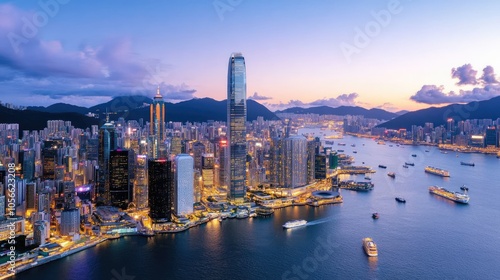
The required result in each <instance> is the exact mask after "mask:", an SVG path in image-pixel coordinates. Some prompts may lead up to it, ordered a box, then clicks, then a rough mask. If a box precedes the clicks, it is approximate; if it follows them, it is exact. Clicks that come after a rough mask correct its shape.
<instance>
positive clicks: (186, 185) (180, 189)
mask: <svg viewBox="0 0 500 280" xmlns="http://www.w3.org/2000/svg"><path fill="white" fill-rule="evenodd" d="M193 179H194V178H193V157H192V156H190V155H188V154H179V155H177V156H176V157H175V203H174V209H175V214H176V215H177V216H181V215H189V214H191V213H193V204H194V181H193Z"/></svg>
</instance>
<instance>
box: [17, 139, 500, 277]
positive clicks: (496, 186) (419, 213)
mask: <svg viewBox="0 0 500 280" xmlns="http://www.w3.org/2000/svg"><path fill="white" fill-rule="evenodd" d="M318 132H319V130H318ZM334 141H335V143H334V145H333V148H334V149H335V148H339V147H338V146H337V143H338V142H344V143H346V144H347V145H346V146H344V147H341V149H343V150H345V153H347V154H350V155H353V156H354V157H355V165H362V162H365V165H368V166H372V168H373V169H375V170H376V171H377V172H376V173H374V174H371V178H372V182H373V183H374V184H375V188H374V190H373V191H371V192H366V193H363V192H354V191H348V190H341V194H342V196H343V197H344V203H342V204H336V205H326V206H321V207H309V206H295V207H288V208H284V209H279V210H276V212H275V213H274V215H273V216H271V217H267V218H260V217H257V218H253V219H242V220H237V219H232V220H229V219H227V220H224V221H222V222H219V221H218V220H213V221H211V222H209V223H207V224H204V225H201V226H199V227H195V228H192V229H190V230H188V231H185V232H182V233H178V234H165V235H159V236H155V237H150V238H145V237H139V236H135V237H132V236H131V237H125V238H122V239H118V240H113V241H108V242H104V243H101V244H99V245H97V246H96V247H93V248H90V249H88V250H85V251H82V252H80V253H77V254H74V255H71V256H68V257H66V258H63V259H61V260H58V261H54V262H52V263H49V264H46V265H43V266H40V267H36V268H34V269H31V270H28V271H26V272H23V273H21V274H19V275H18V276H16V279H47V278H43V277H42V276H44V277H48V276H50V278H51V279H116V280H121V279H135V280H138V279H498V277H499V276H498V275H500V266H499V265H498V263H499V261H500V172H499V171H500V160H499V159H497V158H496V157H495V156H487V155H482V154H456V153H455V152H448V153H447V154H444V153H441V152H440V151H439V150H438V149H437V148H435V147H424V146H399V147H398V146H396V144H393V143H386V145H378V144H377V143H376V142H375V141H374V140H372V139H365V138H354V137H350V136H346V137H344V139H335V140H334ZM351 144H355V147H351ZM389 145H393V146H392V147H390V146H389ZM354 150H355V151H357V153H355V154H353V151H354ZM425 150H428V151H429V152H426V151H425ZM412 154H416V155H417V156H416V157H412V156H411V155H412ZM457 155H458V157H457ZM460 161H466V162H474V163H475V167H471V166H464V165H460ZM405 162H414V163H415V166H410V167H409V168H403V165H404V163H405ZM379 164H382V165H386V166H387V169H380V168H378V167H377V166H378V165H379ZM427 165H431V166H435V167H439V168H443V169H446V170H448V171H450V173H451V177H450V178H442V177H439V176H435V175H432V174H427V173H425V172H424V167H425V166H427ZM388 172H394V173H396V178H395V179H393V178H391V177H389V176H387V173H388ZM353 178H355V179H356V180H364V176H362V175H359V176H357V177H353ZM464 184H465V185H466V186H467V187H468V188H469V195H470V197H471V199H470V203H469V204H468V205H461V204H457V203H454V202H452V201H449V200H446V199H444V198H442V197H438V196H435V195H432V194H430V193H429V191H428V187H429V186H431V185H438V186H442V187H445V188H447V189H449V190H454V191H460V187H461V186H462V185H464ZM397 196H400V197H403V198H405V199H406V203H405V204H401V203H398V202H397V201H395V197H397ZM373 212H378V213H379V214H380V218H379V219H378V220H373V219H372V218H371V214H372V213H373ZM294 219H305V220H307V221H309V222H310V223H309V224H308V225H307V226H305V227H301V228H296V229H293V230H284V229H283V228H282V225H283V224H284V223H285V222H287V221H289V220H294ZM364 237H372V238H373V240H374V241H375V242H376V244H377V245H378V250H379V256H378V257H376V258H369V257H367V256H366V255H365V253H364V251H363V248H362V243H361V240H362V239H363V238H364ZM132 276H133V277H135V278H132Z"/></svg>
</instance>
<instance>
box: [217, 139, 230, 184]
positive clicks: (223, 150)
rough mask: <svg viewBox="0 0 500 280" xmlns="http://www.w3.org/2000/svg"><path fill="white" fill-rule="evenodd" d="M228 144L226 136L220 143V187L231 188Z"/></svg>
mask: <svg viewBox="0 0 500 280" xmlns="http://www.w3.org/2000/svg"><path fill="white" fill-rule="evenodd" d="M228 152H229V148H228V143H227V138H226V137H225V136H221V139H220V141H219V186H223V187H227V186H229V168H228V166H227V164H228V163H229V161H228V160H227V158H228V156H229V155H228Z"/></svg>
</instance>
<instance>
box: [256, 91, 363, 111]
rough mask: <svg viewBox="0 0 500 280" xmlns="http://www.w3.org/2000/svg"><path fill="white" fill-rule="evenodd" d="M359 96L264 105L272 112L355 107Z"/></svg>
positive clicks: (355, 94)
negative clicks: (323, 107) (300, 108)
mask: <svg viewBox="0 0 500 280" xmlns="http://www.w3.org/2000/svg"><path fill="white" fill-rule="evenodd" d="M358 97H359V95H358V94H357V93H354V92H353V93H349V94H341V95H339V96H337V97H331V98H323V99H318V100H315V101H313V102H309V103H307V102H302V101H300V100H293V99H292V100H290V101H288V102H286V103H283V102H280V103H277V104H276V103H264V105H265V106H266V107H267V108H269V109H270V110H272V111H277V110H283V109H286V108H291V107H303V108H308V107H318V106H329V107H339V106H355V105H356V104H357V103H358V102H357V101H356V98H358Z"/></svg>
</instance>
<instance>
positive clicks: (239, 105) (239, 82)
mask: <svg viewBox="0 0 500 280" xmlns="http://www.w3.org/2000/svg"><path fill="white" fill-rule="evenodd" d="M246 96H247V83H246V70H245V58H244V57H243V55H242V54H241V53H233V54H231V57H230V58H229V66H228V74H227V125H228V136H229V137H228V138H229V139H228V140H229V157H227V162H228V164H227V165H226V166H229V168H230V170H229V190H228V191H229V192H228V195H229V199H230V200H231V201H232V202H236V203H239V202H243V200H244V198H245V193H246V186H245V176H246V155H247V146H246V128H245V122H246V119H247V103H246Z"/></svg>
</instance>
